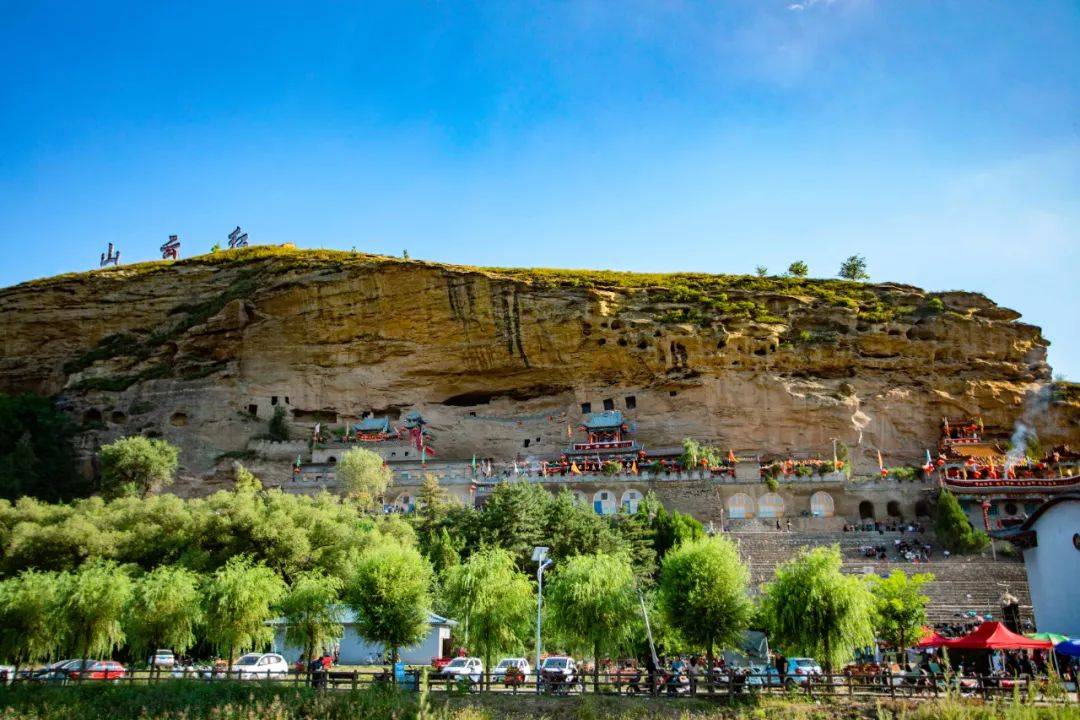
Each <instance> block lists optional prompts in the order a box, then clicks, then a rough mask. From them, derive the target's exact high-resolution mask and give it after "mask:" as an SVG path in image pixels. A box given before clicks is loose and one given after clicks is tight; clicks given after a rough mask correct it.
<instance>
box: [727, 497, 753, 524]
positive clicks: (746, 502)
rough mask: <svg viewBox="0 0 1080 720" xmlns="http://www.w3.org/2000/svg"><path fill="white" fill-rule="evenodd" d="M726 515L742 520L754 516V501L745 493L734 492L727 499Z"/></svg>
mask: <svg viewBox="0 0 1080 720" xmlns="http://www.w3.org/2000/svg"><path fill="white" fill-rule="evenodd" d="M727 513H728V517H729V518H731V519H732V520H743V519H745V518H752V517H754V501H753V500H752V499H750V496H749V495H747V494H746V493H735V494H734V495H732V496H731V497H729V498H728V500H727Z"/></svg>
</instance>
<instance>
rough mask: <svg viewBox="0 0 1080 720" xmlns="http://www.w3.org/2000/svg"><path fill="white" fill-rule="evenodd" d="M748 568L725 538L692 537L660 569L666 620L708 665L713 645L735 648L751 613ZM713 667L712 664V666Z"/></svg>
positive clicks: (661, 600) (671, 552)
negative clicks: (706, 658)
mask: <svg viewBox="0 0 1080 720" xmlns="http://www.w3.org/2000/svg"><path fill="white" fill-rule="evenodd" d="M749 583H750V572H749V570H747V568H746V565H744V564H743V562H742V560H740V559H739V552H738V550H736V549H735V546H734V544H732V542H731V541H730V540H728V539H727V538H724V537H712V538H700V539H697V540H689V541H687V542H684V543H682V544H681V545H678V546H677V547H675V548H674V549H673V550H670V551H669V552H668V553H667V555H665V556H664V560H663V563H662V564H661V567H660V584H659V587H660V604H661V607H662V608H663V610H664V613H665V616H666V619H667V622H668V623H669V624H670V625H671V626H673V627H674V628H676V629H677V630H678V631H679V633H680V634H681V635H682V636H683V638H685V639H686V641H687V642H688V643H690V644H692V645H693V646H694V647H695V648H697V649H701V650H704V651H705V653H706V654H707V656H708V658H709V660H710V663H711V660H712V656H713V649H714V648H715V647H716V646H720V647H721V648H727V647H737V646H738V645H739V644H740V643H741V642H742V637H743V633H744V631H745V630H746V628H747V627H748V625H749V622H750V617H751V615H752V614H753V605H752V604H751V602H750V600H749V597H748V596H747V589H748V586H749ZM710 667H711V665H710Z"/></svg>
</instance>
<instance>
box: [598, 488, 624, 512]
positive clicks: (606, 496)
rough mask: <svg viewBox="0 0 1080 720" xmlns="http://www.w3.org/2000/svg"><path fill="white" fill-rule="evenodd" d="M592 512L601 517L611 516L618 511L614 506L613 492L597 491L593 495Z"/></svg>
mask: <svg viewBox="0 0 1080 720" xmlns="http://www.w3.org/2000/svg"><path fill="white" fill-rule="evenodd" d="M592 501H593V510H595V511H596V512H598V513H599V514H601V515H612V514H614V513H615V511H616V510H617V509H618V506H617V505H616V504H615V491H613V490H597V491H596V493H595V494H593V498H592Z"/></svg>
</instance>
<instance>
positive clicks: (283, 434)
mask: <svg viewBox="0 0 1080 720" xmlns="http://www.w3.org/2000/svg"><path fill="white" fill-rule="evenodd" d="M267 432H268V433H269V435H270V439H271V440H274V441H276V442H285V441H286V440H288V439H289V423H288V421H287V420H286V415H285V408H283V407H281V406H280V405H279V406H277V407H276V408H274V416H273V417H272V418H270V426H269V428H268V429H267Z"/></svg>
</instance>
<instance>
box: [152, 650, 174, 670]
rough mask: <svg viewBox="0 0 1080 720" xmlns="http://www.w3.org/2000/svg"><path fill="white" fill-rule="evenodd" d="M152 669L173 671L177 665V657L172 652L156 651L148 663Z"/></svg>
mask: <svg viewBox="0 0 1080 720" xmlns="http://www.w3.org/2000/svg"><path fill="white" fill-rule="evenodd" d="M146 664H147V665H148V666H150V667H155V666H156V667H158V668H160V669H162V670H171V669H172V668H173V666H174V665H176V655H174V654H173V651H172V650H155V651H154V654H153V655H151V656H150V659H149V660H147V661H146Z"/></svg>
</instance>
